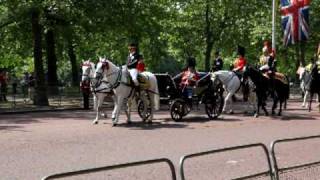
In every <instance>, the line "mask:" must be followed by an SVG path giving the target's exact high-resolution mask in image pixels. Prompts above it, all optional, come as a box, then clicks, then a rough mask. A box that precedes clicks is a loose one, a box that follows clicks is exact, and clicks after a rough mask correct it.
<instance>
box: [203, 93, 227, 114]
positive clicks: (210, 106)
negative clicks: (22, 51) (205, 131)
mask: <svg viewBox="0 0 320 180" xmlns="http://www.w3.org/2000/svg"><path fill="white" fill-rule="evenodd" d="M223 103H224V101H223V96H222V95H220V94H219V95H217V96H215V97H212V98H211V100H208V101H206V102H205V109H206V113H207V115H208V117H209V119H216V118H218V116H219V115H220V114H221V112H222V108H223Z"/></svg>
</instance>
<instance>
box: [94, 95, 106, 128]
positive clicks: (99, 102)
mask: <svg viewBox="0 0 320 180" xmlns="http://www.w3.org/2000/svg"><path fill="white" fill-rule="evenodd" d="M94 101H95V102H94V104H95V105H94V106H95V107H96V108H95V110H96V118H95V119H94V121H93V122H92V124H98V122H99V117H100V110H101V106H102V103H103V99H101V98H100V97H98V94H95V100H94Z"/></svg>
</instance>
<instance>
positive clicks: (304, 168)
mask: <svg viewBox="0 0 320 180" xmlns="http://www.w3.org/2000/svg"><path fill="white" fill-rule="evenodd" d="M310 139H320V135H317V136H308V137H299V138H288V139H280V140H276V141H274V142H272V143H271V152H270V154H271V157H272V160H273V166H274V175H275V178H276V179H277V180H281V179H287V178H282V176H293V177H295V176H297V175H292V174H295V173H300V174H303V175H302V176H303V179H308V178H307V177H306V176H312V177H314V178H315V179H314V178H312V180H313V179H314V180H316V179H320V156H318V158H319V159H318V161H315V162H311V163H306V164H302V165H297V166H291V167H284V168H279V166H278V160H277V156H276V151H275V148H276V147H277V145H279V144H281V143H286V142H294V141H303V140H310ZM298 171H299V172H298ZM290 173H291V174H290Z"/></svg>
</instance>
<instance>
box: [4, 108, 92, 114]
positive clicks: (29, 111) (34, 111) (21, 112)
mask: <svg viewBox="0 0 320 180" xmlns="http://www.w3.org/2000/svg"><path fill="white" fill-rule="evenodd" d="M78 110H84V111H85V110H87V109H83V108H65V109H41V110H40V109H38V110H36V109H35V110H21V111H19V110H18V111H4V112H0V115H10V114H25V113H41V112H61V111H78ZM89 110H90V109H89Z"/></svg>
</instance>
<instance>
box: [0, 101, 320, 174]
mask: <svg viewBox="0 0 320 180" xmlns="http://www.w3.org/2000/svg"><path fill="white" fill-rule="evenodd" d="M299 105H300V102H296V101H291V102H289V104H288V109H287V110H286V111H284V113H283V116H282V117H277V116H275V117H265V116H260V117H259V118H253V117H252V116H248V115H244V114H243V113H242V112H241V109H242V106H241V103H238V110H236V111H235V114H232V115H222V116H221V117H220V118H219V119H218V120H214V121H209V120H208V119H207V117H206V116H205V115H204V114H203V112H202V111H194V112H192V113H191V114H189V115H188V116H187V117H186V118H185V119H184V120H183V121H181V122H173V121H172V120H171V119H170V115H169V112H168V110H166V109H165V107H164V109H162V110H161V111H159V112H156V114H155V118H156V119H155V120H154V123H153V124H152V125H145V124H143V123H141V121H140V119H139V118H138V116H137V114H136V113H135V112H134V113H133V120H134V123H133V124H131V125H126V124H125V120H124V118H125V115H124V113H123V114H122V115H121V120H120V125H119V126H117V127H111V122H110V119H103V120H102V121H100V123H99V124H98V125H92V124H91V121H92V119H93V118H94V113H93V112H91V111H61V112H46V113H26V114H15V115H0V134H1V135H0V142H1V147H0V162H1V163H0V169H1V171H0V179H1V180H36V179H41V177H43V176H46V175H50V174H53V173H57V172H64V171H71V170H79V169H85V168H92V167H98V166H105V165H113V164H119V163H126V162H131V161H138V160H147V159H154V158H162V157H166V158H169V159H170V160H172V161H173V163H174V164H175V167H176V169H177V170H178V165H179V158H180V157H181V156H182V155H186V154H190V153H195V152H201V151H206V150H212V149H217V148H223V147H230V146H236V145H243V144H250V143H258V142H259V143H260V142H261V143H264V144H265V145H267V146H269V144H270V142H272V141H274V140H276V139H282V138H288V137H299V136H309V135H320V114H319V112H318V109H317V108H314V110H313V111H312V112H311V113H309V112H307V111H306V110H304V109H302V108H300V106H299ZM108 113H109V114H110V111H108ZM319 147H320V146H319ZM319 147H313V148H312V149H313V153H319V152H320V151H319V150H318V149H317V148H319ZM309 149H310V148H309ZM297 152H298V153H299V152H304V151H302V150H301V151H297ZM245 153H247V155H240V156H242V158H240V159H238V160H235V159H236V157H234V158H232V157H233V155H230V156H229V155H221V156H219V157H216V158H217V159H218V160H217V161H210V162H209V160H210V158H203V159H202V161H201V159H199V160H196V161H195V163H194V165H195V167H194V168H193V169H192V167H190V168H191V171H196V170H197V168H198V169H199V168H200V167H202V166H204V167H205V170H207V171H208V172H210V168H209V166H207V165H208V164H210V165H212V166H213V167H216V168H215V169H214V170H215V171H216V173H218V175H217V176H216V178H213V179H225V178H226V177H225V176H228V175H230V174H232V173H230V172H229V173H226V172H225V170H224V169H221V170H219V168H217V167H221V166H225V165H226V166H236V165H239V164H240V163H241V162H242V161H243V162H244V163H243V164H244V165H247V166H248V167H244V166H242V165H241V167H240V166H239V167H240V168H239V172H237V173H240V174H242V175H244V173H249V174H250V173H254V172H255V171H260V169H261V170H263V168H264V167H265V166H263V168H261V167H258V165H261V163H259V162H250V161H251V160H248V157H251V159H252V161H261V157H263V154H261V153H260V154H259V153H258V155H257V154H255V153H254V152H249V153H248V152H245ZM245 153H244V154H245ZM236 154H237V153H236ZM309 154H310V153H309ZM311 154H312V152H311ZM238 155H239V154H238ZM256 155H257V157H260V158H255V157H256ZM244 157H245V158H244ZM252 157H253V158H252ZM298 157H301V156H299V155H296V156H295V158H293V159H295V160H301V158H298ZM318 157H320V156H319V155H318ZM262 159H263V158H262ZM206 163H208V164H206ZM214 163H220V164H221V165H213V164H214ZM285 163H289V162H285ZM253 164H258V165H257V166H254V168H252V167H253V166H252V165H253ZM160 166H162V165H160ZM147 168H151V166H148V167H147ZM226 168H230V167H226ZM162 170H163V171H168V169H166V167H165V166H162V167H159V168H151V170H146V172H142V173H147V174H150V172H154V171H155V172H154V173H155V175H154V176H155V177H156V176H158V175H160V177H157V178H155V177H153V175H152V176H151V177H149V178H145V179H165V178H166V177H164V176H167V173H162V172H160V171H162ZM127 171H129V170H127ZM211 171H212V170H211ZM240 171H241V172H240ZM243 171H245V172H243ZM246 171H247V172H246ZM249 171H250V172H249ZM135 172H136V171H135ZM177 172H178V171H177ZM223 172H224V173H225V174H226V175H224V173H223ZM130 173H133V172H129V173H128V174H129V175H124V173H119V174H120V175H119V174H118V175H119V176H123V177H125V178H127V179H141V178H139V177H137V175H130ZM210 173H212V172H210ZM190 175H191V177H192V178H190V179H202V178H198V177H196V176H197V175H199V174H198V173H196V172H195V173H191V174H190ZM219 175H220V176H224V177H218V176H219ZM247 175H248V174H247ZM161 176H163V177H161ZM103 177H104V178H101V179H115V178H111V177H109V175H106V174H104V175H103ZM106 177H109V178H106ZM123 177H122V178H123ZM211 177H213V176H211ZM214 177H215V176H214ZM122 178H117V179H122ZM85 179H100V178H98V177H97V178H95V177H92V178H85ZM203 179H205V178H203ZM209 179H210V178H209Z"/></svg>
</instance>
